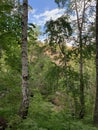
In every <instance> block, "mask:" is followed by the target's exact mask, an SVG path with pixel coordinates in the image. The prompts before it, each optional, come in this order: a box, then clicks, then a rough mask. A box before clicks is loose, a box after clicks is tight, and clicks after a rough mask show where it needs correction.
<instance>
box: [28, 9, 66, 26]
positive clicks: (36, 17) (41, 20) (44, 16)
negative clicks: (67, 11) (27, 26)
mask: <svg viewBox="0 0 98 130" xmlns="http://www.w3.org/2000/svg"><path fill="white" fill-rule="evenodd" d="M62 14H64V9H58V8H56V9H53V10H46V11H45V12H43V13H39V14H37V13H36V11H35V12H33V13H29V21H31V22H33V23H36V24H38V25H41V26H43V25H44V24H45V23H46V21H48V20H50V19H53V20H55V19H57V18H58V17H60V16H61V15H62Z"/></svg>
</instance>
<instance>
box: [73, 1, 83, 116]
mask: <svg viewBox="0 0 98 130" xmlns="http://www.w3.org/2000/svg"><path fill="white" fill-rule="evenodd" d="M75 10H76V16H77V26H78V31H79V44H80V46H79V50H80V61H79V65H80V67H79V69H80V70H79V72H80V112H79V118H80V119H83V118H84V114H85V100H84V81H83V39H82V30H83V24H84V15H85V0H84V7H83V12H82V22H80V20H79V19H80V17H79V12H78V6H77V1H76V0H75Z"/></svg>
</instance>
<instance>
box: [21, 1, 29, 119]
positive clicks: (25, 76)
mask: <svg viewBox="0 0 98 130" xmlns="http://www.w3.org/2000/svg"><path fill="white" fill-rule="evenodd" d="M27 24H28V0H23V14H22V45H21V49H22V95H23V99H22V104H21V107H20V109H19V115H20V116H21V117H22V118H23V119H24V118H26V116H27V114H28V108H29V97H28V49H27V48H28V47H27Z"/></svg>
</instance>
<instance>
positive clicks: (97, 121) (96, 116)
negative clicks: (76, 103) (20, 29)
mask: <svg viewBox="0 0 98 130" xmlns="http://www.w3.org/2000/svg"><path fill="white" fill-rule="evenodd" d="M94 124H95V125H96V126H98V0H96V99H95V110H94Z"/></svg>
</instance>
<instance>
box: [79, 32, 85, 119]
mask: <svg viewBox="0 0 98 130" xmlns="http://www.w3.org/2000/svg"><path fill="white" fill-rule="evenodd" d="M80 32H81V31H80ZM82 52H83V49H82V34H80V112H79V118H80V119H83V118H84V114H85V101H84V81H83V54H82Z"/></svg>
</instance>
